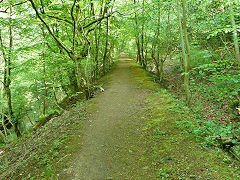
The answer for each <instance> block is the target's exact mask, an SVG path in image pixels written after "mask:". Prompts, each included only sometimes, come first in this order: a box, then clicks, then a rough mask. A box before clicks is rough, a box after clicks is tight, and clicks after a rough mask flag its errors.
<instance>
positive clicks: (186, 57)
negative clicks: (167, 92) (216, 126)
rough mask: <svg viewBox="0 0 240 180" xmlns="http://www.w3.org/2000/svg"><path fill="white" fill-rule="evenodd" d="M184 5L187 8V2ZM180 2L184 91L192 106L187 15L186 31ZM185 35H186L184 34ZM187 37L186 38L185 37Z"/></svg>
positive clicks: (178, 1) (178, 3)
mask: <svg viewBox="0 0 240 180" xmlns="http://www.w3.org/2000/svg"><path fill="white" fill-rule="evenodd" d="M182 2H183V4H182V6H185V3H184V2H185V1H184V0H183V1H182ZM180 3H181V2H180V0H177V5H178V21H179V29H180V38H181V45H182V54H183V60H184V71H185V72H184V90H185V98H186V102H187V104H190V88H189V62H190V60H189V55H187V53H186V51H187V50H186V46H187V45H186V43H188V41H186V39H188V38H187V34H186V31H187V30H186V15H184V16H183V22H184V23H183V24H185V27H184V30H183V27H182V20H181V6H180ZM183 31H184V32H185V33H184V32H183ZM184 35H185V37H184Z"/></svg>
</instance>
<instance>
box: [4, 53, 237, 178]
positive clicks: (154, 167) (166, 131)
mask: <svg viewBox="0 0 240 180" xmlns="http://www.w3.org/2000/svg"><path fill="white" fill-rule="evenodd" d="M104 81H105V82H104V84H105V85H104V89H105V91H104V92H103V93H101V94H97V95H96V97H94V98H93V99H91V100H89V101H86V102H84V103H82V104H80V105H78V106H77V107H75V108H73V109H71V110H70V111H68V112H66V113H64V114H63V115H62V116H61V117H58V118H55V119H54V120H52V121H51V122H49V123H47V124H46V126H45V127H44V128H43V129H44V130H42V131H39V132H38V133H37V135H35V136H33V137H31V138H30V139H28V140H27V141H25V142H23V143H19V144H18V145H16V148H12V149H11V151H8V150H6V153H5V154H4V156H3V157H1V158H2V159H6V158H7V165H8V166H4V164H2V167H3V170H0V173H1V175H0V179H8V178H9V179H10V178H13V179H23V178H24V177H25V178H26V179H30V178H32V179H39V178H40V177H41V178H42V179H43V178H45V179H64V180H65V179H76V180H81V179H83V180H88V179H89V180H92V179H240V169H239V162H237V161H234V160H231V161H228V160H227V161H226V158H227V159H229V158H230V157H229V156H227V154H225V153H224V152H222V151H221V150H219V149H216V148H206V147H202V146H201V145H200V144H199V143H198V142H196V138H195V136H194V135H193V134H191V133H189V132H187V131H185V129H184V128H183V129H182V128H180V127H179V126H178V125H177V124H178V123H179V122H181V120H184V119H186V118H188V119H191V120H192V121H194V116H192V115H191V114H189V113H188V112H187V111H185V107H182V109H180V110H178V111H176V108H177V107H175V106H176V104H175V100H174V99H173V98H172V97H171V95H170V94H168V93H167V92H166V90H164V89H161V87H160V86H159V84H157V83H155V82H154V81H153V78H152V77H151V76H149V74H148V73H147V72H146V71H144V70H143V69H142V68H141V67H140V66H139V65H137V64H136V63H135V62H134V61H132V60H129V59H124V58H121V59H120V60H119V62H118V65H117V66H116V67H115V68H114V69H113V70H112V71H111V72H110V73H109V74H108V75H107V76H106V77H104ZM177 122H178V123H177ZM185 128H187V127H185ZM41 134H43V135H41ZM38 139H40V140H38ZM40 142H44V143H40ZM36 143H37V144H36ZM28 144H31V147H32V146H35V148H33V149H31V150H30V149H29V148H28V151H27V152H26V147H27V146H29V145H28ZM29 147H30V146H29ZM24 148H25V149H24ZM39 149H41V151H40V150H39ZM16 152H18V153H16ZM21 153H22V154H25V156H24V157H23V158H22V159H19V157H22V156H21ZM16 154H18V157H17V158H15V160H14V161H13V160H12V161H11V160H10V159H14V158H12V157H11V156H14V155H16ZM51 157H54V158H53V159H51ZM26 159H27V161H26V162H22V161H23V160H26ZM19 161H21V162H22V164H20V165H16V162H19ZM4 162H5V161H4Z"/></svg>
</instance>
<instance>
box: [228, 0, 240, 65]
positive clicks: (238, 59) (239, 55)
mask: <svg viewBox="0 0 240 180" xmlns="http://www.w3.org/2000/svg"><path fill="white" fill-rule="evenodd" d="M230 14H231V23H232V26H233V40H234V47H235V56H236V63H237V64H238V65H239V66H240V53H239V43H238V33H237V28H236V22H235V19H234V11H233V3H230Z"/></svg>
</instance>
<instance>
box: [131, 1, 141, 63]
mask: <svg viewBox="0 0 240 180" xmlns="http://www.w3.org/2000/svg"><path fill="white" fill-rule="evenodd" d="M133 2H134V4H135V5H136V0H134V1H133ZM134 19H135V25H136V45H137V62H138V63H139V64H141V65H142V57H141V48H140V40H139V32H138V19H137V13H135V18H134Z"/></svg>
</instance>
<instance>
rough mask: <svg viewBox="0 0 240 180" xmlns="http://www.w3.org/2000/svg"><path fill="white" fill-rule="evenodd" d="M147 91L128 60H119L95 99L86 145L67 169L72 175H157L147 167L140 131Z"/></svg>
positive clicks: (94, 176) (84, 143) (89, 177)
mask: <svg viewBox="0 0 240 180" xmlns="http://www.w3.org/2000/svg"><path fill="white" fill-rule="evenodd" d="M147 94H148V92H147V91H146V90H145V91H144V90H141V89H139V87H138V86H137V85H136V82H135V79H134V75H133V74H132V73H131V68H130V64H129V61H128V60H124V59H122V60H120V62H119V64H118V66H117V68H116V69H115V70H114V71H113V72H112V73H111V77H110V81H109V84H108V85H107V87H105V92H104V93H102V94H100V95H99V96H98V97H97V98H95V99H94V100H93V101H94V102H93V106H95V107H94V108H92V109H94V110H92V111H93V112H92V113H91V115H90V117H89V119H88V121H89V123H87V124H88V125H87V127H85V130H84V133H83V134H84V135H83V144H82V147H83V148H82V149H81V150H80V151H79V154H78V156H77V157H76V158H75V159H76V162H74V164H73V165H72V167H71V168H70V169H68V170H67V172H68V173H69V176H68V177H69V179H76V180H78V179H84V180H87V179H116V178H118V179H119V178H120V179H133V178H137V176H139V177H146V178H147V177H149V178H153V176H155V175H154V173H153V172H151V170H150V169H148V167H149V164H148V161H146V159H143V158H142V157H144V153H145V152H146V151H147V147H146V142H145V139H144V136H143V135H142V134H141V129H142V128H143V126H144V124H142V122H141V114H142V112H143V103H144V102H143V101H144V99H145V98H146V96H147ZM141 158H142V159H141ZM149 171H150V172H149ZM70 177H71V178H70Z"/></svg>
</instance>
